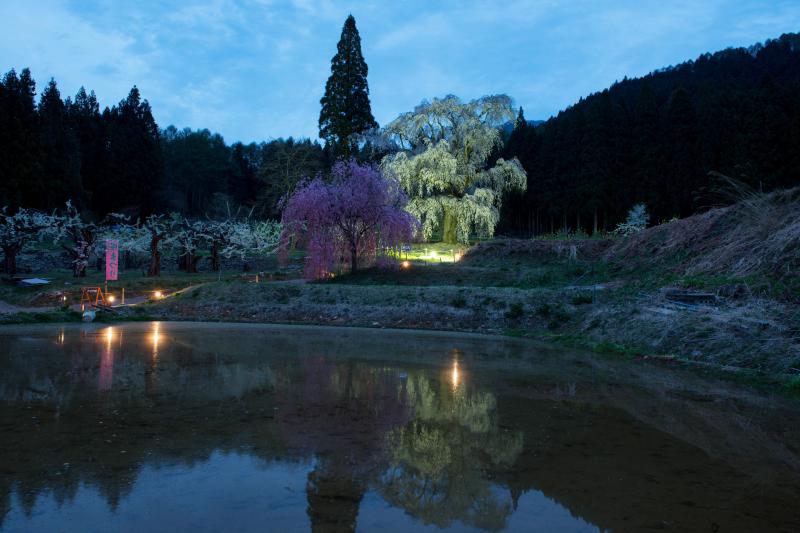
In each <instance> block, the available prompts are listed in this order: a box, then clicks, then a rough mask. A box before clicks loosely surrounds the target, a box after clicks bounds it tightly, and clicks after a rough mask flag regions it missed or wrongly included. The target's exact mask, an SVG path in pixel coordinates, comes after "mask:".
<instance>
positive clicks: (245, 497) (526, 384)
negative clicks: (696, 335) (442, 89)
mask: <svg viewBox="0 0 800 533" xmlns="http://www.w3.org/2000/svg"><path fill="white" fill-rule="evenodd" d="M798 413H800V408H798V405H797V404H796V403H793V402H790V401H788V400H785V399H781V398H776V397H769V396H766V395H764V394H763V393H755V392H753V391H750V390H748V389H745V388H742V387H737V386H734V385H731V384H727V383H722V382H718V381H713V380H711V379H706V378H701V377H699V376H697V375H696V374H692V373H687V372H683V371H679V370H675V369H668V368H660V367H655V366H652V365H649V364H643V363H637V362H620V361H614V360H608V359H602V358H596V357H592V356H589V355H587V354H582V353H577V352H572V351H568V350H563V349H555V348H553V347H548V346H545V345H541V344H538V343H534V342H530V341H525V340H521V339H505V338H494V337H480V336H474V335H463V334H443V333H423V332H403V331H387V330H363V329H345V328H314V327H282V326H253V325H217V324H214V325H212V324H177V323H151V324H125V325H120V326H111V327H109V326H102V325H100V326H97V325H89V326H84V325H80V326H35V327H14V328H0V437H2V438H0V529H1V530H3V531H80V532H85V531H176V530H192V531H219V530H226V531H264V530H271V531H302V530H314V531H353V530H356V531H376V530H380V531H384V532H388V531H408V530H411V529H414V530H421V531H440V530H448V529H452V530H458V531H471V530H476V531H479V530H490V531H500V530H508V531H631V530H647V529H656V530H673V531H800V445H799V444H800V415H798Z"/></svg>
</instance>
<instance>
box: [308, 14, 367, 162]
mask: <svg viewBox="0 0 800 533" xmlns="http://www.w3.org/2000/svg"><path fill="white" fill-rule="evenodd" d="M367 70H368V68H367V63H366V61H364V56H363V55H362V54H361V37H360V36H359V35H358V29H357V28H356V19H355V18H353V15H349V16H348V17H347V20H345V21H344V27H343V28H342V36H341V38H340V39H339V44H338V45H337V47H336V55H335V56H333V58H332V59H331V75H330V77H329V78H328V82H327V83H326V84H325V95H324V96H323V97H322V99H321V100H320V104H322V110H321V111H320V113H319V136H320V137H321V138H323V139H325V142H326V143H327V144H328V147H329V148H330V149H331V150H332V152H333V155H334V156H335V157H336V158H348V157H351V156H353V155H355V152H356V151H357V149H358V144H357V137H358V135H359V134H360V133H363V132H365V131H367V130H371V129H373V128H377V127H378V123H377V122H375V118H374V117H373V116H372V109H371V107H370V104H369V85H368V84H367Z"/></svg>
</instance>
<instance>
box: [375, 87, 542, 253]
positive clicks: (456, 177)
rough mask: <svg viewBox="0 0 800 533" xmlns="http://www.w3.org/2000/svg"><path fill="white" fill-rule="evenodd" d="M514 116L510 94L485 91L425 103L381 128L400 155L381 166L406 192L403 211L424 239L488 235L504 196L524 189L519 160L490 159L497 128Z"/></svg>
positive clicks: (454, 239)
mask: <svg viewBox="0 0 800 533" xmlns="http://www.w3.org/2000/svg"><path fill="white" fill-rule="evenodd" d="M513 118H514V110H513V109H512V107H511V99H510V98H509V97H508V96H505V95H495V96H484V97H482V98H478V99H477V100H473V101H471V102H469V103H463V102H461V100H459V99H458V98H457V97H455V96H452V95H450V96H446V97H444V98H441V99H438V98H435V99H434V100H433V101H431V102H427V101H423V102H422V103H421V104H420V105H418V106H417V107H416V108H415V109H414V111H412V112H409V113H404V114H402V115H400V116H399V117H398V118H396V119H395V120H394V121H392V122H391V123H390V124H389V125H387V126H386V128H385V129H384V135H386V136H387V137H388V138H389V139H390V140H391V141H393V142H394V144H395V146H397V147H398V148H399V151H398V152H397V153H394V154H391V155H388V156H386V157H385V158H384V159H383V161H382V163H381V167H382V169H383V171H384V173H385V174H386V175H387V176H389V177H392V178H394V179H396V180H397V181H398V182H399V183H400V184H401V186H402V187H403V189H405V191H406V193H407V194H408V196H409V198H410V201H409V203H408V205H407V207H406V209H407V210H408V211H409V212H410V213H411V214H413V215H414V216H416V217H417V218H418V219H419V220H420V222H421V223H422V236H423V238H424V239H426V240H429V239H431V238H432V237H433V235H434V234H435V233H436V232H438V231H441V233H442V240H443V241H445V242H451V243H454V242H463V243H467V242H469V238H470V235H472V234H476V235H477V236H478V237H481V238H488V237H491V236H492V235H493V234H494V229H495V226H496V225H497V221H498V219H499V210H500V207H501V203H502V198H503V193H504V192H506V191H509V190H524V189H525V187H526V182H527V176H526V174H525V170H524V169H523V168H522V165H520V163H519V161H518V160H517V159H516V158H514V159H512V160H510V161H505V160H503V159H499V160H498V161H497V163H496V164H495V166H493V167H491V168H488V165H487V160H488V159H489V156H490V155H491V153H492V151H493V150H494V148H495V147H497V146H498V145H499V143H500V132H499V129H498V128H499V126H500V125H501V124H503V123H505V122H507V121H509V120H511V119H513Z"/></svg>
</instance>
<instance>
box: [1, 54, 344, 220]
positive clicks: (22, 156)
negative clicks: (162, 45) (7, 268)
mask: <svg viewBox="0 0 800 533" xmlns="http://www.w3.org/2000/svg"><path fill="white" fill-rule="evenodd" d="M330 159H331V158H330V157H329V156H328V152H326V151H325V150H324V149H323V147H322V146H321V145H320V144H319V143H318V142H312V141H310V140H308V139H301V140H294V139H292V138H291V137H289V138H288V139H276V140H272V141H269V142H261V143H251V144H248V145H244V144H242V143H235V144H233V145H228V144H226V143H225V140H224V139H223V138H222V137H221V136H220V135H218V134H213V133H211V132H210V131H209V130H206V129H204V130H195V131H193V130H190V129H188V128H187V129H183V130H178V129H176V128H175V127H174V126H169V127H167V128H166V129H161V128H159V127H158V125H157V124H156V122H155V119H154V118H153V113H152V110H151V107H150V104H149V103H148V102H147V100H144V99H142V96H141V94H140V93H139V89H138V88H136V87H135V86H134V87H133V88H132V89H131V91H130V94H129V95H128V97H127V98H125V99H124V100H122V101H121V102H119V103H118V104H117V105H115V106H112V107H110V108H105V109H104V110H103V111H101V110H100V105H99V102H98V99H97V97H96V95H95V94H94V92H93V91H92V92H89V93H87V91H86V90H85V89H84V88H81V89H80V91H79V92H78V93H77V94H76V95H75V97H74V99H73V98H71V97H67V98H64V99H62V97H61V93H60V92H59V89H58V86H57V84H56V82H55V81H54V80H51V81H50V82H49V83H48V84H47V85H46V87H45V89H44V90H43V91H42V93H41V96H40V97H39V99H38V102H37V98H36V83H35V81H34V80H33V78H32V76H31V73H30V71H28V70H27V69H25V70H23V71H22V72H21V73H20V74H17V73H16V72H15V71H14V70H11V71H9V72H8V73H7V74H6V75H5V76H4V77H3V79H2V82H1V83H0V207H2V206H7V207H9V208H10V209H12V210H14V209H16V208H17V207H20V206H24V207H28V208H37V209H43V210H46V211H49V210H52V209H55V208H59V207H63V206H64V204H65V202H66V201H67V200H72V201H73V203H74V204H75V205H77V206H78V207H79V208H80V209H81V210H82V211H89V212H92V213H94V214H95V215H97V216H102V215H104V214H106V213H109V212H124V213H127V214H130V215H133V216H144V215H148V214H151V213H155V212H164V211H180V212H181V213H183V214H184V215H186V216H190V217H197V216H205V215H210V216H213V215H218V214H221V212H222V211H227V210H228V209H229V208H230V209H235V208H237V207H240V206H241V207H245V208H247V209H248V210H249V209H252V208H255V209H256V210H257V211H258V214H259V215H260V216H265V217H272V218H278V217H279V212H278V207H277V203H278V201H279V199H280V198H281V197H282V196H283V195H284V194H286V193H287V192H288V191H290V190H291V189H292V188H293V187H294V185H295V184H296V183H297V181H298V180H299V179H300V177H302V176H308V175H314V174H316V173H317V172H320V171H322V170H324V169H326V168H329V167H330V164H331V163H332V161H330Z"/></svg>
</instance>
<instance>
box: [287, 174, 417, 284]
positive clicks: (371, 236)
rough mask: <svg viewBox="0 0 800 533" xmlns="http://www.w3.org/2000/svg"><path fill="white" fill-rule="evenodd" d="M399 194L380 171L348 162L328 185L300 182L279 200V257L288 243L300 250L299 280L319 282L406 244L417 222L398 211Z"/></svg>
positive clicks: (320, 181) (319, 180) (400, 205)
mask: <svg viewBox="0 0 800 533" xmlns="http://www.w3.org/2000/svg"><path fill="white" fill-rule="evenodd" d="M407 201H408V200H407V198H406V195H405V193H404V192H403V191H402V189H401V188H400V186H399V184H398V183H396V182H394V181H392V180H388V179H386V178H385V177H384V176H383V174H382V173H381V171H380V170H379V169H378V168H376V167H374V166H370V165H359V164H358V163H357V162H355V161H354V160H351V161H349V162H339V163H336V165H334V167H333V169H332V170H331V181H330V182H325V181H324V180H323V179H322V178H321V177H319V176H318V177H316V178H314V179H313V180H308V179H307V180H304V181H302V182H301V183H300V184H299V185H298V186H297V188H296V189H295V190H294V192H293V193H292V194H291V195H290V196H289V197H288V198H287V199H286V200H285V203H284V209H283V217H282V220H281V222H282V224H283V233H282V236H281V251H282V253H283V255H284V258H285V257H286V254H287V253H288V249H289V245H290V243H291V242H292V241H294V242H295V243H297V244H300V245H305V247H306V249H307V251H308V256H307V259H306V268H305V275H306V277H309V278H315V279H318V278H323V277H325V276H328V275H330V273H332V272H335V271H337V270H344V269H346V268H349V269H350V271H351V272H355V271H356V270H358V269H359V267H362V266H366V265H368V264H371V263H373V262H374V261H375V259H376V257H377V254H378V252H379V251H380V250H383V249H388V248H395V247H398V246H399V245H400V244H401V243H403V242H409V241H410V240H411V239H412V238H413V237H414V235H415V233H416V232H417V228H418V225H419V222H418V221H417V219H416V218H414V217H413V216H412V215H410V214H409V213H408V212H407V211H406V210H405V209H404V208H405V205H406V203H407Z"/></svg>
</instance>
